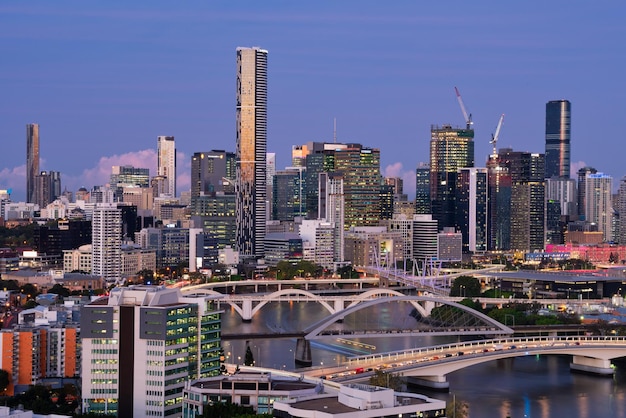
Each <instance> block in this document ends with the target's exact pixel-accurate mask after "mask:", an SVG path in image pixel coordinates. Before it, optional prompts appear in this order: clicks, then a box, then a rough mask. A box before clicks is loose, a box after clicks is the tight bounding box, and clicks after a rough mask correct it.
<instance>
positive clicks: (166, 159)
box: [157, 136, 176, 197]
mask: <svg viewBox="0 0 626 418" xmlns="http://www.w3.org/2000/svg"><path fill="white" fill-rule="evenodd" d="M157 175H159V176H163V177H165V179H166V185H167V187H166V190H165V193H166V194H168V195H170V196H171V197H176V143H175V142H174V137H173V136H159V137H157Z"/></svg>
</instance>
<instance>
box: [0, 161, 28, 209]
mask: <svg viewBox="0 0 626 418" xmlns="http://www.w3.org/2000/svg"><path fill="white" fill-rule="evenodd" d="M0 189H3V190H7V189H12V191H13V192H12V193H11V200H25V198H26V164H24V165H20V166H17V167H14V168H3V169H2V170H0Z"/></svg>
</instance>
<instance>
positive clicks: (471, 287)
mask: <svg viewBox="0 0 626 418" xmlns="http://www.w3.org/2000/svg"><path fill="white" fill-rule="evenodd" d="M480 294H481V288H480V282H479V281H478V279H477V278H475V277H473V276H459V277H457V278H456V279H454V282H452V287H451V288H450V296H463V297H470V298H471V297H476V296H480Z"/></svg>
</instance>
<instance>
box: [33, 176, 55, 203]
mask: <svg viewBox="0 0 626 418" xmlns="http://www.w3.org/2000/svg"><path fill="white" fill-rule="evenodd" d="M59 196H61V173H60V172H58V171H42V172H41V173H39V174H38V175H37V176H35V194H34V200H33V202H34V203H37V204H38V205H39V207H40V208H45V207H46V206H47V205H49V204H50V203H52V202H53V201H54V200H55V199H56V198H57V197H59Z"/></svg>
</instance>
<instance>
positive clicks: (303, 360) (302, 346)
mask: <svg viewBox="0 0 626 418" xmlns="http://www.w3.org/2000/svg"><path fill="white" fill-rule="evenodd" d="M294 360H295V361H296V364H298V365H300V366H312V365H313V358H312V357H311V343H310V342H309V340H306V339H304V338H298V339H297V340H296V354H295V356H294Z"/></svg>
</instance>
